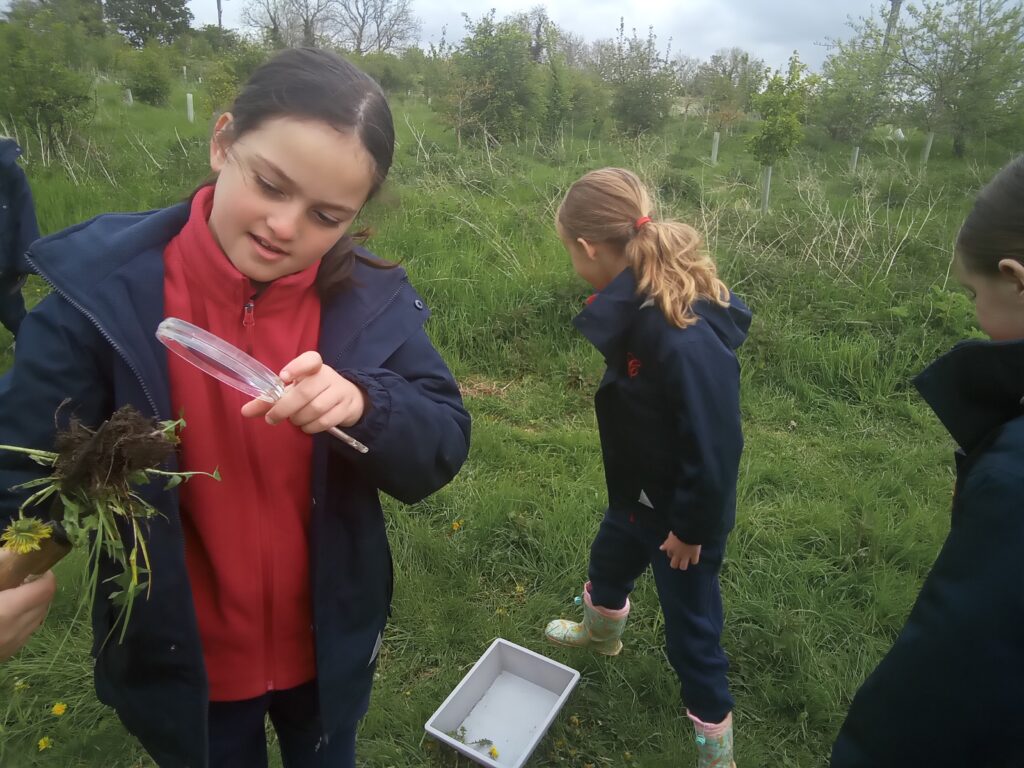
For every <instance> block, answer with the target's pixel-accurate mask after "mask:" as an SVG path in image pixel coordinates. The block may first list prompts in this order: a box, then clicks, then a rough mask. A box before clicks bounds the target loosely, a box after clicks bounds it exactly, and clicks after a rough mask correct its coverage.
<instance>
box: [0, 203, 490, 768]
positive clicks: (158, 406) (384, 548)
mask: <svg viewBox="0 0 1024 768" xmlns="http://www.w3.org/2000/svg"><path fill="white" fill-rule="evenodd" d="M188 213H189V209H188V206H187V205H185V204H182V205H178V206H175V207H173V208H168V209H165V210H160V211H154V212H150V213H142V214H131V215H107V216H100V217H98V218H96V219H93V220H92V221H90V222H87V223H85V224H81V225H78V226H76V227H72V228H71V229H68V230H65V231H64V232H60V233H58V234H56V235H53V236H51V237H48V238H46V239H44V240H41V241H39V242H38V243H36V244H35V245H34V246H33V247H32V249H31V251H30V253H29V255H28V261H29V264H30V265H31V266H32V267H33V268H34V269H36V270H37V271H38V272H39V274H41V275H42V276H43V277H44V278H45V279H46V280H47V281H48V282H49V283H50V285H51V286H53V289H54V290H53V293H52V294H51V295H49V296H47V297H46V298H45V299H44V300H43V301H42V302H40V304H39V306H38V307H37V308H36V309H34V310H33V311H32V312H31V313H29V315H28V316H27V317H26V319H25V321H24V323H23V324H22V328H21V331H20V334H19V338H18V346H17V351H16V357H15V363H14V367H13V368H12V369H11V371H10V372H9V373H8V374H7V375H6V376H4V377H3V378H2V379H0V443H7V444H14V445H21V446H33V447H38V448H51V447H52V446H53V441H54V413H55V412H56V411H57V410H58V407H59V406H60V404H61V402H62V401H64V400H65V399H68V400H69V403H68V405H67V406H65V410H64V411H63V412H65V413H66V412H68V411H69V410H70V411H72V412H74V413H75V414H76V415H78V416H79V417H80V418H81V419H82V420H83V421H84V422H85V423H87V424H88V423H93V424H96V423H99V422H100V421H102V420H103V419H105V418H106V417H107V416H109V414H110V413H111V412H112V411H113V410H114V409H116V408H118V407H120V406H122V405H125V404H131V405H134V406H135V407H136V408H138V409H139V410H140V411H141V412H143V413H146V414H152V415H155V416H158V417H160V418H161V419H167V418H171V417H172V413H171V411H170V392H169V387H168V373H167V353H166V352H165V350H164V348H163V347H162V346H161V345H160V343H159V342H158V341H157V340H156V339H155V338H154V332H155V331H156V327H157V324H158V323H159V322H160V321H161V320H162V319H163V282H164V281H163V250H164V247H165V246H166V244H167V242H168V241H169V240H170V239H171V238H172V237H173V236H174V235H175V234H176V233H177V232H178V231H180V230H181V228H182V226H183V225H184V224H185V221H186V219H187V217H188ZM355 279H356V285H355V286H354V287H353V288H351V289H349V290H347V291H346V292H344V293H343V294H341V295H340V296H339V297H337V298H336V299H334V300H331V301H330V302H327V303H325V304H324V306H323V309H322V319H321V333H320V353H321V355H322V356H323V358H324V360H325V361H326V362H327V363H328V364H330V365H332V366H333V367H335V368H336V369H338V370H339V371H340V372H341V373H343V374H344V375H346V376H348V377H350V378H352V379H353V380H355V381H356V382H358V383H359V384H360V385H362V386H363V387H364V388H365V390H366V391H367V393H368V395H369V400H370V405H371V407H370V410H369V412H368V414H367V415H366V416H365V417H364V419H363V420H362V421H361V422H360V423H359V424H357V425H356V426H354V427H351V428H348V430H347V431H349V432H350V433H351V434H352V435H353V437H355V438H357V439H358V440H360V441H362V442H363V443H365V444H366V445H367V446H368V447H369V449H370V450H369V453H367V454H366V455H360V454H358V453H356V452H355V451H353V450H352V449H350V448H348V447H347V446H345V445H344V444H342V443H341V442H340V441H339V440H337V439H335V438H332V437H330V436H328V435H326V434H323V435H318V436H317V437H316V438H315V443H314V445H315V447H314V453H313V462H314V468H313V481H312V504H313V509H312V523H311V531H310V556H311V581H312V594H313V614H314V622H315V637H316V659H317V677H318V683H319V690H320V702H321V710H322V714H323V721H324V729H325V732H326V733H328V734H329V733H330V732H332V731H333V730H335V729H337V728H338V727H341V726H346V725H350V724H352V723H354V722H356V721H357V720H358V719H359V718H360V717H362V715H363V714H364V713H365V712H366V709H367V706H368V703H369V695H370V686H371V682H372V679H373V672H374V667H375V664H376V653H377V649H378V648H379V641H380V637H381V633H382V632H383V631H384V625H385V621H386V619H387V617H388V614H389V610H390V600H391V592H392V567H391V558H390V551H389V547H388V541H387V536H386V533H385V527H384V518H383V515H382V513H381V506H380V502H379V499H378V490H382V491H384V492H385V493H388V494H390V495H391V496H394V497H396V498H397V499H400V500H401V501H404V502H416V501H418V500H420V499H423V498H424V497H426V496H427V495H429V494H431V493H433V492H434V491H436V490H438V489H439V488H441V487H442V486H443V485H445V484H446V483H447V482H448V481H450V480H451V479H452V478H453V477H454V476H455V473H456V472H457V471H458V470H459V468H460V467H461V466H462V463H463V461H464V460H465V458H466V455H467V452H468V448H469V431H470V430H469V428H470V419H469V415H468V414H467V413H466V411H465V410H464V409H463V406H462V401H461V398H460V396H459V391H458V387H457V386H456V383H455V381H454V380H453V379H452V376H451V374H450V373H449V371H448V368H447V367H446V366H445V364H444V362H443V361H442V359H441V357H440V356H439V355H438V353H437V352H436V351H435V349H434V347H433V346H432V345H431V343H430V340H429V339H428V338H427V335H426V333H425V332H424V330H423V324H424V321H425V320H426V319H427V316H428V314H429V313H428V311H427V309H426V307H425V306H424V304H423V301H422V300H421V299H420V297H419V296H418V295H417V294H416V293H415V292H414V290H413V289H412V288H411V287H410V285H409V283H408V280H407V278H406V275H405V273H404V271H403V270H401V269H391V270H377V269H373V268H370V267H366V266H364V265H360V266H358V267H357V269H356V272H355ZM171 468H172V469H173V467H171ZM40 470H41V467H39V466H37V465H33V464H32V462H26V461H24V460H22V459H21V458H20V457H18V456H16V455H14V454H10V453H4V452H0V489H9V488H11V487H12V486H14V485H16V484H18V483H21V482H24V481H26V480H29V479H31V478H35V477H39V476H40ZM143 495H144V497H145V498H146V499H147V500H149V501H150V502H151V503H153V504H154V505H155V506H156V507H157V509H159V510H160V512H161V513H162V515H161V516H158V517H156V518H154V519H153V521H152V524H151V525H150V531H149V536H148V540H149V554H150V557H151V561H152V578H151V581H152V596H151V597H150V598H149V599H148V600H145V599H137V600H136V602H135V605H134V607H133V615H132V617H131V620H130V622H129V623H128V628H127V636H126V637H125V639H124V643H123V644H118V642H117V638H116V636H115V637H114V638H113V639H111V640H109V641H107V642H104V639H105V638H107V637H108V634H109V633H110V629H111V626H112V622H113V621H114V619H115V616H114V614H113V609H112V607H111V603H110V601H109V600H108V599H107V597H106V596H105V594H101V595H99V596H98V597H97V599H96V601H95V604H94V608H93V632H94V653H95V655H96V667H95V682H96V690H97V694H98V696H99V698H100V700H101V701H103V702H104V703H106V704H108V705H110V706H112V707H114V708H115V709H116V710H117V712H118V715H119V716H120V718H121V720H122V721H123V722H124V724H125V725H126V726H127V728H128V729H129V730H130V731H131V732H132V733H133V734H135V735H136V736H137V737H138V738H139V739H140V740H141V741H142V743H143V745H145V747H146V749H147V750H148V751H149V752H150V754H152V755H153V757H154V758H155V759H156V760H157V762H158V763H159V764H160V765H161V766H206V765H207V731H206V721H207V699H208V695H207V684H206V675H205V670H204V666H203V657H202V651H201V648H200V640H199V634H198V630H197V625H196V616H195V611H194V609H193V605H192V597H191V591H190V588H189V581H188V574H187V572H186V567H185V560H184V549H183V546H184V545H183V536H182V529H181V523H180V519H179V514H178V494H177V490H176V489H172V490H170V491H168V490H164V487H163V484H151V485H150V486H148V487H146V488H145V489H144V490H143ZM21 498H22V495H21V494H15V493H13V492H9V491H6V490H4V491H0V520H2V519H3V518H9V517H10V516H12V515H14V514H16V510H17V507H18V504H19V503H20V501H21Z"/></svg>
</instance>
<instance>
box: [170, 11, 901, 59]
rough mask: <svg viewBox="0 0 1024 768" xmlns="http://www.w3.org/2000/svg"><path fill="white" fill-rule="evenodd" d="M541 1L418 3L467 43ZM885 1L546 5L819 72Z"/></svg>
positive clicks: (595, 21) (601, 26)
mask: <svg viewBox="0 0 1024 768" xmlns="http://www.w3.org/2000/svg"><path fill="white" fill-rule="evenodd" d="M246 2H247V0H224V24H225V26H231V27H236V28H237V27H238V26H239V24H240V21H239V19H240V17H241V10H242V8H243V7H244V5H245V3H246ZM537 4H538V2H537V0H454V2H453V1H452V0H413V8H414V10H415V13H416V15H417V16H418V17H419V18H420V20H421V21H422V24H423V31H422V35H421V42H422V43H427V42H430V41H437V40H438V39H439V38H440V36H441V30H442V28H443V27H445V26H447V28H448V33H447V38H448V40H449V41H452V40H458V39H461V37H462V36H463V30H464V24H463V20H462V14H463V13H467V14H469V16H470V17H471V18H473V19H478V18H480V17H481V16H483V15H484V14H485V13H487V11H488V10H489V9H491V8H496V9H497V11H498V16H499V18H500V17H501V16H504V15H506V14H509V13H514V12H517V11H525V10H528V9H529V8H531V7H533V6H535V5H537ZM880 4H884V5H886V6H888V3H887V2H885V3H880V0H844V1H843V2H831V1H830V0H675V1H674V2H667V1H666V0H648V1H647V2H640V0H614V2H613V1H612V0H558V1H557V2H548V3H545V5H546V7H547V10H548V15H549V16H550V17H551V18H552V19H553V20H554V21H555V23H557V24H558V25H559V26H560V27H562V28H564V29H568V30H569V31H571V32H575V33H576V34H579V35H582V36H583V37H584V38H586V39H587V40H597V39H599V38H612V37H614V36H615V34H616V32H617V30H618V27H619V18H620V17H624V18H625V20H626V29H627V34H628V30H630V29H631V28H634V27H635V28H636V29H637V30H638V31H640V32H641V33H642V34H646V30H647V28H648V27H651V26H653V27H654V31H655V34H657V36H658V40H659V43H661V44H662V45H664V44H665V43H666V42H667V41H668V39H669V38H672V50H673V51H682V52H683V53H687V54H689V55H691V56H695V57H697V58H701V59H706V58H707V57H708V56H710V55H711V54H712V53H714V52H715V51H716V50H718V49H719V48H728V47H732V46H739V47H741V48H744V49H745V50H748V51H750V52H751V53H753V54H754V55H756V56H758V57H760V58H762V59H764V61H765V62H766V63H767V64H769V65H770V66H773V67H780V66H782V65H783V64H784V63H785V62H786V60H787V59H788V58H789V55H790V54H791V53H792V52H793V51H794V50H797V51H799V52H800V58H801V59H802V60H804V61H805V62H807V63H808V64H810V65H811V66H812V67H815V68H817V67H818V66H819V65H820V63H821V61H822V60H823V59H824V58H825V53H826V49H825V48H824V47H823V43H825V42H826V41H827V40H828V38H835V37H845V36H846V34H847V31H848V28H847V26H846V21H847V19H848V18H849V17H851V16H852V17H854V18H857V17H860V16H866V15H870V14H871V13H872V8H878V7H879V5H880ZM189 7H190V8H191V9H192V13H193V14H194V15H195V22H194V23H195V24H196V25H197V26H199V25H202V24H215V23H216V22H217V5H216V0H190V3H189Z"/></svg>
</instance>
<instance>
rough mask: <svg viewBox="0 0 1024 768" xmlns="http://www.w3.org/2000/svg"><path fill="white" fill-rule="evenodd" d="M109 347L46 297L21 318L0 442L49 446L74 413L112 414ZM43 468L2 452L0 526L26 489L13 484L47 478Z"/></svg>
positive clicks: (1, 411) (4, 382) (5, 382)
mask: <svg viewBox="0 0 1024 768" xmlns="http://www.w3.org/2000/svg"><path fill="white" fill-rule="evenodd" d="M106 349H108V346H107V344H106V342H104V341H103V339H102V337H101V336H100V335H99V331H98V330H96V329H95V328H94V327H93V326H92V325H91V324H90V323H89V321H88V320H86V319H85V317H83V316H82V315H81V313H79V312H78V310H76V309H75V308H74V307H72V306H71V305H69V304H68V303H67V302H65V301H64V300H63V299H61V298H60V297H58V296H55V295H52V294H51V295H50V296H48V297H46V298H45V299H43V301H42V302H40V304H39V306H38V307H36V309H34V310H33V311H32V312H30V313H29V314H28V316H26V318H25V321H24V322H23V323H22V327H21V330H20V332H19V335H18V346H17V350H16V352H15V358H14V365H13V366H12V368H11V369H10V370H9V371H8V372H7V373H6V374H5V375H4V376H3V377H2V378H0V445H14V446H18V447H23V448H38V449H41V450H52V449H53V445H54V437H55V434H56V431H57V426H56V425H57V423H58V421H60V422H65V421H66V419H67V417H68V416H70V415H74V416H76V417H78V418H79V419H81V420H82V421H83V422H85V423H86V424H98V423H99V422H101V421H102V420H103V419H104V418H106V416H107V415H109V412H110V399H111V398H110V394H109V392H110V387H109V386H105V385H104V384H103V381H104V376H103V374H102V373H101V371H102V370H103V368H102V365H101V361H100V355H101V354H102V353H101V352H100V350H106ZM46 470H47V468H46V467H44V466H41V465H39V464H36V463H35V462H34V461H32V460H31V459H29V458H28V457H26V456H23V455H21V454H17V453H12V452H9V451H3V450H0V523H3V524H6V523H7V522H8V521H9V520H10V519H11V518H13V517H16V516H17V514H18V508H19V506H20V505H21V503H22V501H23V500H24V499H25V498H27V496H28V493H27V492H25V491H15V490H12V489H13V488H14V486H17V485H20V484H21V483H25V482H27V481H29V480H33V479H36V478H40V477H44V476H45V475H46Z"/></svg>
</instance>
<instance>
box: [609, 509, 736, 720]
mask: <svg viewBox="0 0 1024 768" xmlns="http://www.w3.org/2000/svg"><path fill="white" fill-rule="evenodd" d="M635 519H636V518H635V517H631V516H630V514H629V513H621V512H613V511H608V512H606V513H605V516H604V520H602V521H601V528H600V529H599V530H598V532H597V537H596V538H595V539H594V543H593V544H592V545H591V547H590V568H589V578H590V597H591V599H592V600H593V602H594V605H599V606H603V607H605V608H611V609H618V608H621V607H622V606H624V605H625V604H626V598H627V597H628V595H629V593H630V592H632V591H633V586H634V583H635V582H636V579H637V578H638V577H639V576H640V575H641V574H642V573H643V572H644V571H646V570H647V566H648V565H650V566H651V568H652V570H653V571H654V583H655V585H656V586H657V589H658V598H659V600H660V602H661V610H662V612H663V613H664V615H665V650H666V653H667V655H668V660H669V663H671V664H672V667H673V668H674V669H675V671H676V674H677V675H678V676H679V684H680V689H681V696H682V699H683V704H684V705H685V706H686V708H687V709H688V710H689V711H690V712H691V713H693V714H694V715H696V716H697V717H699V718H700V719H701V720H703V721H704V722H705V723H720V722H721V721H722V720H724V719H725V716H726V715H728V714H729V713H730V712H731V711H732V708H733V699H732V696H731V695H730V693H729V681H728V678H727V675H728V672H729V661H728V659H727V658H726V656H725V651H723V650H722V643H721V636H722V623H723V621H724V614H723V611H722V596H721V593H720V591H719V587H718V574H719V571H721V569H722V558H723V557H724V555H725V537H724V536H723V537H722V538H721V539H718V540H716V541H712V542H708V543H706V544H704V546H703V547H702V548H701V553H700V562H699V563H698V564H697V565H691V566H689V567H688V568H687V569H686V570H685V571H684V570H681V569H674V568H672V567H671V565H670V563H669V558H668V556H667V555H666V554H665V553H664V552H661V551H659V550H658V547H660V546H661V544H662V542H664V541H665V538H666V537H667V536H668V532H667V531H666V530H663V529H662V527H661V526H659V527H652V526H649V525H644V524H642V523H637V522H633V520H635Z"/></svg>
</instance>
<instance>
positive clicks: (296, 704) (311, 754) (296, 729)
mask: <svg viewBox="0 0 1024 768" xmlns="http://www.w3.org/2000/svg"><path fill="white" fill-rule="evenodd" d="M268 714H269V715H270V721H271V722H272V723H273V724H274V730H275V731H276V732H277V739H278V743H279V744H280V746H281V759H282V761H283V762H284V768H355V764H356V726H354V725H353V726H352V728H351V729H349V730H346V731H342V732H340V733H335V734H332V735H331V736H330V738H324V736H323V731H322V729H321V726H320V704H319V697H318V696H317V692H316V681H315V680H314V681H312V682H309V683H305V684H303V685H300V686H298V687H296V688H289V689H288V690H285V691H268V692H267V693H265V694H264V695H263V696H258V697H256V698H255V699H245V700H244V701H211V702H210V717H209V725H210V766H211V768H266V766H267V736H266V731H265V723H266V717H267V715H268Z"/></svg>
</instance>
